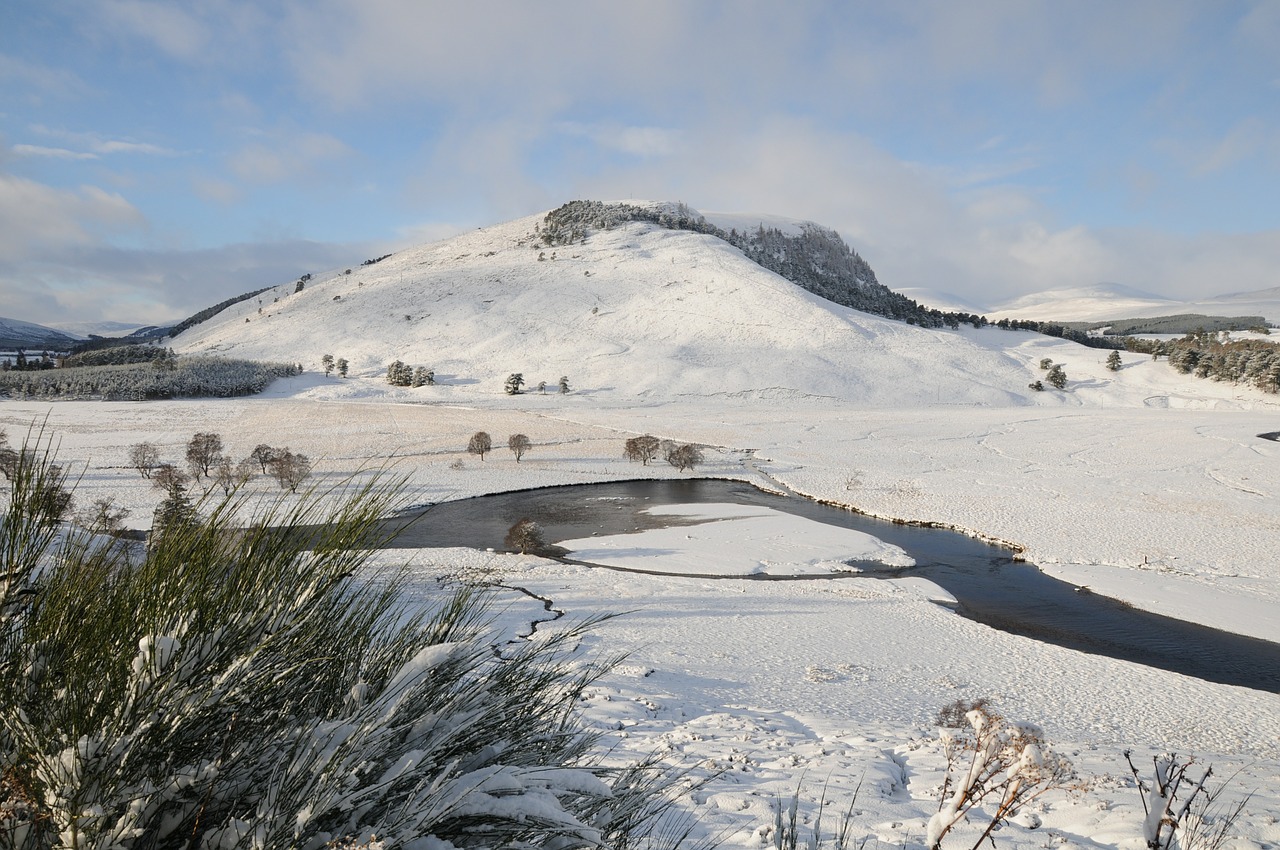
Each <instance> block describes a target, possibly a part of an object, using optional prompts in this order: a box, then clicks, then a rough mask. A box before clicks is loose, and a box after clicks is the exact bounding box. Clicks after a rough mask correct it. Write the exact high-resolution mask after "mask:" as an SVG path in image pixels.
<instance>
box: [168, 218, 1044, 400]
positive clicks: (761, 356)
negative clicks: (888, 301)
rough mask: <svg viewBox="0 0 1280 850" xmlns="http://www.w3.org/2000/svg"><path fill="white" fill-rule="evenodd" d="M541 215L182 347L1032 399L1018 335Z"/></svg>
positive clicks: (643, 390)
mask: <svg viewBox="0 0 1280 850" xmlns="http://www.w3.org/2000/svg"><path fill="white" fill-rule="evenodd" d="M542 218H543V217H542V216H541V215H539V216H532V217H529V218H524V219H520V220H517V221H513V222H509V223H506V224H501V225H497V226H494V227H489V228H485V229H482V230H477V231H474V232H472V233H468V234H464V235H461V236H458V237H455V238H453V239H449V240H446V241H444V242H439V243H435V244H432V245H426V246H422V247H418V248H413V249H410V250H406V251H403V252H401V253H399V254H396V255H394V256H391V257H389V258H387V259H384V260H382V261H380V262H377V263H375V264H371V265H364V266H357V267H353V268H352V269H350V272H349V273H347V270H345V269H344V270H337V271H331V272H327V273H320V274H316V275H315V276H314V277H313V278H312V279H310V280H308V281H306V282H305V284H304V288H303V289H302V291H300V292H295V289H296V284H295V283H293V282H290V283H288V284H286V285H282V286H278V287H276V288H275V289H273V290H268V291H266V292H264V293H262V294H261V295H260V296H258V297H256V298H254V299H250V300H248V301H246V302H243V303H241V304H236V305H233V306H232V307H230V308H228V309H227V310H225V311H224V312H222V313H221V314H219V315H218V316H216V317H214V318H213V319H211V320H209V321H206V322H204V323H203V324H200V325H198V326H196V327H194V328H192V329H191V330H189V331H188V332H186V333H184V334H182V335H181V336H180V337H178V339H177V340H176V341H175V344H174V347H175V348H176V349H178V350H179V351H186V352H195V351H213V352H221V353H225V354H229V355H235V356H244V357H251V358H261V359H271V360H280V359H283V360H295V361H298V362H301V363H303V364H304V365H305V366H307V368H309V369H311V368H316V366H317V365H318V364H319V361H320V357H321V356H322V355H324V354H332V355H333V356H335V357H343V358H346V359H347V360H348V361H350V363H351V368H352V373H353V374H357V375H362V376H366V377H369V376H378V375H381V374H383V373H384V372H385V369H386V367H387V364H388V363H389V362H391V361H392V360H396V359H399V360H402V361H404V362H405V363H408V364H410V365H422V366H426V367H429V368H432V369H434V370H435V372H436V378H437V381H439V382H440V384H441V385H442V386H441V387H439V388H433V389H432V390H431V391H432V392H434V393H436V394H437V395H439V394H441V393H443V394H448V393H453V394H463V395H465V394H469V393H482V394H492V393H500V392H501V390H502V385H503V381H504V379H505V378H506V376H507V375H508V374H510V373H512V372H520V373H522V374H523V375H524V377H525V379H526V380H527V381H528V382H529V385H530V386H536V385H537V384H538V383H539V382H540V381H546V382H548V383H549V384H552V385H554V383H555V382H556V381H557V380H558V378H559V377H560V376H561V375H566V376H568V377H569V379H570V383H571V385H572V386H574V387H575V388H577V389H580V390H582V391H590V392H591V393H593V394H595V395H597V396H600V395H603V396H606V397H625V398H627V399H635V398H636V397H637V396H639V397H642V398H669V397H674V396H681V395H689V394H693V395H706V396H715V395H753V394H756V395H769V396H789V395H791V396H823V397H831V398H838V399H845V400H857V401H858V402H860V403H862V404H870V405H878V404H890V403H892V404H897V405H901V404H910V403H913V402H921V401H930V402H932V401H937V400H939V398H940V396H942V397H944V400H946V401H951V402H956V401H959V402H964V403H980V404H1001V405H1003V404H1010V403H1012V404H1019V403H1024V401H1025V399H1026V395H1027V394H1026V391H1025V388H1026V385H1027V371H1026V364H1025V362H1023V361H1022V359H1021V358H1018V357H1015V356H1011V355H1009V354H1008V353H1006V351H1005V346H1009V345H1016V344H1017V342H1018V340H1019V339H1020V338H1021V335H1018V334H1011V333H1006V332H1001V331H992V332H990V333H983V334H977V333H972V334H971V333H966V332H957V331H950V330H928V329H922V328H918V327H915V326H912V325H907V324H904V323H901V322H896V321H890V320H887V319H881V318H878V317H874V316H870V315H867V314H865V313H860V312H858V311H855V310H851V309H848V308H845V307H841V306H838V305H836V304H833V303H831V302H830V301H827V300H825V299H823V298H819V297H817V296H815V295H813V294H810V293H809V292H807V291H805V290H803V289H801V288H800V287H798V286H796V285H794V284H792V283H790V282H788V281H787V280H784V279H783V278H781V277H779V276H778V275H776V274H773V273H772V272H769V271H767V270H765V269H764V268H762V267H760V266H759V265H757V264H756V263H754V262H752V261H750V260H748V259H747V258H746V257H745V256H744V255H743V254H742V253H741V252H740V251H739V250H738V249H736V248H734V247H733V246H731V245H729V244H728V243H726V242H725V241H723V240H721V239H718V238H716V237H714V236H711V235H705V234H700V233H693V232H688V231H682V230H668V229H664V228H661V227H658V226H655V225H652V224H648V223H637V222H632V223H628V224H624V225H621V226H619V227H617V228H616V229H613V230H607V231H597V232H594V233H592V234H591V235H589V236H588V237H587V239H586V240H585V241H584V242H579V243H575V244H571V245H560V246H556V247H550V246H545V245H543V246H540V247H539V243H538V242H537V240H536V238H535V233H534V231H535V226H536V225H538V224H539V223H540V222H541V221H542ZM742 218H743V220H744V221H745V220H746V219H747V218H750V219H751V220H752V221H754V222H759V221H761V220H762V219H761V217H759V216H754V217H742ZM764 221H765V223H766V224H767V225H768V226H778V225H777V224H776V223H775V222H773V221H771V220H768V219H764ZM784 224H787V223H785V222H784ZM779 229H782V228H781V227H780V228H779ZM784 232H786V231H784Z"/></svg>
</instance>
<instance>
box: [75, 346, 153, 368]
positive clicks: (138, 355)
mask: <svg viewBox="0 0 1280 850" xmlns="http://www.w3.org/2000/svg"><path fill="white" fill-rule="evenodd" d="M176 359H177V355H176V354H174V353H173V349H172V348H161V347H159V346H155V345H145V344H139V345H114V346H111V347H109V348H93V349H88V350H85V351H77V352H76V353H74V354H69V355H67V356H66V357H64V358H63V360H62V368H64V369H65V368H68V367H72V366H120V365H123V364H126V363H163V362H165V361H173V360H176Z"/></svg>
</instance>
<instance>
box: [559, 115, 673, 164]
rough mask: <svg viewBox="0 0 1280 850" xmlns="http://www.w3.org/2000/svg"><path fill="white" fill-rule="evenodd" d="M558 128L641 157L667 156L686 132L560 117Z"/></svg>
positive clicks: (569, 134)
mask: <svg viewBox="0 0 1280 850" xmlns="http://www.w3.org/2000/svg"><path fill="white" fill-rule="evenodd" d="M555 129H556V130H558V131H559V132H561V133H563V134H565V135H567V136H580V137H583V138H587V139H590V140H591V141H593V142H595V143H596V144H597V145H599V146H600V147H602V148H607V149H609V150H612V151H617V152H619V153H625V154H629V155H631V156H639V157H655V156H667V155H669V154H671V153H672V152H673V151H674V150H675V149H676V148H677V147H678V146H679V144H680V141H681V138H682V136H683V134H682V133H681V132H680V131H679V130H673V129H668V128H665V127H625V126H622V125H620V124H616V123H614V124H582V123H579V122H577V121H561V122H559V123H557V124H556V125H555Z"/></svg>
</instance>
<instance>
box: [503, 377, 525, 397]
mask: <svg viewBox="0 0 1280 850" xmlns="http://www.w3.org/2000/svg"><path fill="white" fill-rule="evenodd" d="M523 386H524V375H522V374H521V373H519V372H512V373H511V374H510V375H508V376H507V383H506V391H507V395H519V394H520V388H521V387H523Z"/></svg>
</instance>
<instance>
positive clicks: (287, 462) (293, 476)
mask: <svg viewBox="0 0 1280 850" xmlns="http://www.w3.org/2000/svg"><path fill="white" fill-rule="evenodd" d="M271 474H272V475H274V476H275V477H276V481H278V482H280V486H281V487H284V488H286V489H288V491H289V492H290V493H296V492H298V485H299V484H301V483H302V482H303V481H306V480H307V478H308V477H310V475H311V458H309V457H307V456H306V455H304V454H294V453H293V452H291V451H289V449H288V448H285V449H281V450H280V453H279V454H277V455H276V457H275V460H273V461H271Z"/></svg>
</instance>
